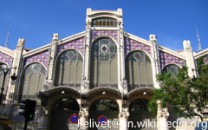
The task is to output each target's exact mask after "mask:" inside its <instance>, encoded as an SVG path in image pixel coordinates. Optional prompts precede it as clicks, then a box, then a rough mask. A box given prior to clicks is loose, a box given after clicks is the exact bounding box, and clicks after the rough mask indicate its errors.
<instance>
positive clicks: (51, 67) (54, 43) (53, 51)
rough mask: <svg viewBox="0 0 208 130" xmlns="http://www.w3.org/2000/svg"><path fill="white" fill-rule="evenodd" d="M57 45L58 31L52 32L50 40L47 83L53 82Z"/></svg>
mask: <svg viewBox="0 0 208 130" xmlns="http://www.w3.org/2000/svg"><path fill="white" fill-rule="evenodd" d="M57 46H58V33H54V34H53V37H52V42H51V50H50V59H49V66H48V80H47V82H48V84H49V85H52V84H53V73H54V65H55V58H56V55H57Z"/></svg>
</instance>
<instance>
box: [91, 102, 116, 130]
mask: <svg viewBox="0 0 208 130" xmlns="http://www.w3.org/2000/svg"><path fill="white" fill-rule="evenodd" d="M118 114H119V107H118V104H117V102H115V101H113V100H110V99H107V98H101V99H98V100H96V101H94V102H93V103H92V104H91V106H90V109H89V122H90V123H91V125H90V126H89V129H90V130H101V129H102V130H118V129H119V124H118V125H115V124H113V123H112V122H113V121H115V120H117V121H118ZM103 120H106V125H104V126H102V123H104V124H105V121H104V122H102V121H103ZM92 123H93V124H92Z"/></svg>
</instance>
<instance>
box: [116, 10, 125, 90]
mask: <svg viewBox="0 0 208 130" xmlns="http://www.w3.org/2000/svg"><path fill="white" fill-rule="evenodd" d="M117 12H118V14H119V15H120V16H122V9H118V10H117ZM117 24H118V89H119V90H120V91H121V92H122V93H123V94H126V93H127V92H128V90H127V83H126V74H125V54H124V32H123V19H122V17H121V18H118V23H117Z"/></svg>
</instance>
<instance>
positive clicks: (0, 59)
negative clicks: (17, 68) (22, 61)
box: [0, 51, 14, 67]
mask: <svg viewBox="0 0 208 130" xmlns="http://www.w3.org/2000/svg"><path fill="white" fill-rule="evenodd" d="M13 59H14V58H13V57H11V56H9V55H7V54H5V53H3V52H1V51H0V62H2V63H7V64H8V65H9V67H12V62H13Z"/></svg>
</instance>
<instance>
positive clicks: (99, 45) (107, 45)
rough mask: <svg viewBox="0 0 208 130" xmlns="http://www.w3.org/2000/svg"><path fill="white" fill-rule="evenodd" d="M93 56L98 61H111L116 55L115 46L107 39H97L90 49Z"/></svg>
mask: <svg viewBox="0 0 208 130" xmlns="http://www.w3.org/2000/svg"><path fill="white" fill-rule="evenodd" d="M92 49H93V50H94V52H93V53H94V56H95V57H96V58H98V59H100V60H109V59H112V58H113V56H114V55H115V54H116V51H117V50H116V44H115V43H114V42H113V41H112V40H111V39H109V38H103V39H99V40H98V41H96V42H95V43H94V46H93V48H92Z"/></svg>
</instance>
